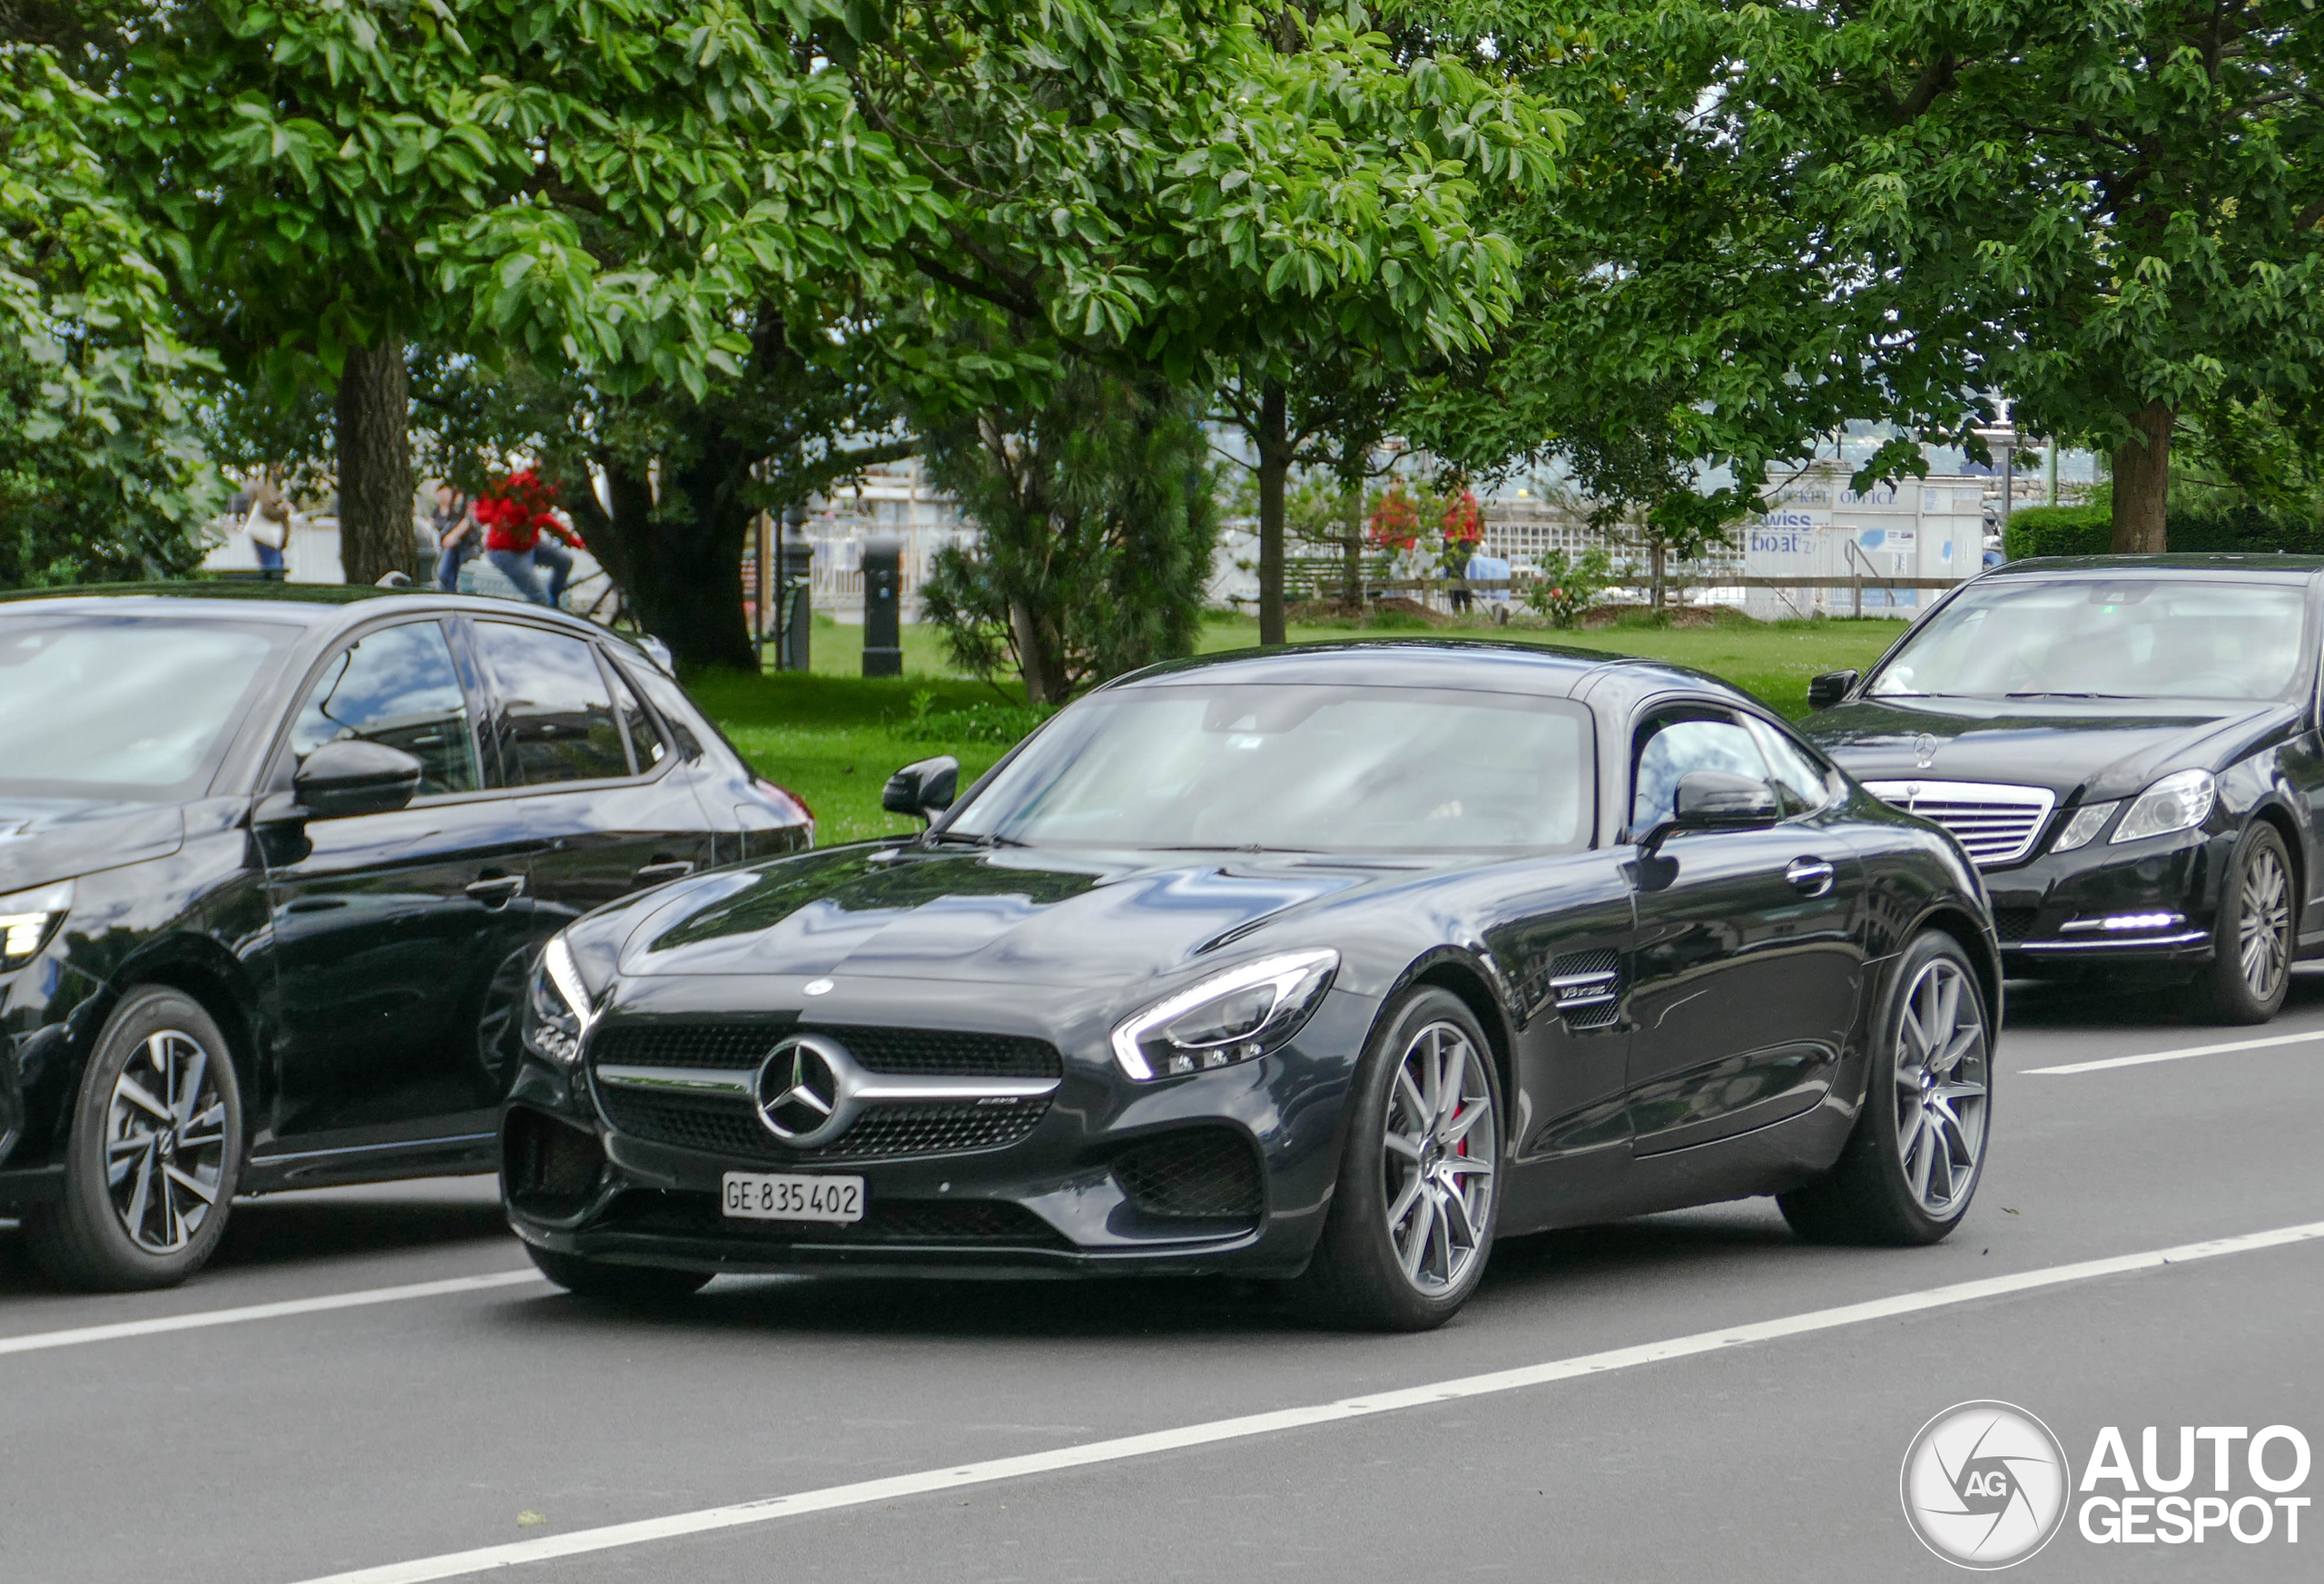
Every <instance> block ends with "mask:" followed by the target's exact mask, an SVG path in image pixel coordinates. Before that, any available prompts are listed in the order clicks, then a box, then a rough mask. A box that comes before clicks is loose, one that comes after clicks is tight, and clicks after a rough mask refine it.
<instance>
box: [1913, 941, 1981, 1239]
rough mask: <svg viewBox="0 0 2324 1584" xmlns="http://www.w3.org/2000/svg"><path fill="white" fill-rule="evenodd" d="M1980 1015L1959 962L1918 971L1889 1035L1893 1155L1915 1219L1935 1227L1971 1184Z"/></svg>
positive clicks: (1977, 1136)
mask: <svg viewBox="0 0 2324 1584" xmlns="http://www.w3.org/2000/svg"><path fill="white" fill-rule="evenodd" d="M1988 1051H1989V1044H1988V1041H1987V1040H1986V1038H1985V1023H1984V1011H1983V1010H1982V1008H1981V1006H1980V1003H1979V1001H1978V998H1977V992H1976V988H1975V987H1974V985H1972V984H1971V983H1970V982H1969V976H1968V975H1967V974H1966V973H1965V971H1963V969H1962V968H1961V967H1960V965H1959V964H1957V963H1955V962H1951V961H1948V960H1946V959H1943V958H1939V959H1935V960H1934V961H1932V962H1929V963H1926V964H1925V965H1924V966H1923V967H1922V969H1921V970H1920V972H1919V974H1918V975H1917V976H1916V977H1915V979H1914V980H1913V982H1912V985H1911V987H1910V988H1909V989H1907V990H1906V991H1905V1010H1904V1017H1903V1018H1901V1019H1900V1020H1899V1022H1898V1026H1897V1029H1896V1154H1897V1156H1898V1160H1899V1163H1900V1164H1901V1165H1902V1166H1903V1167H1904V1171H1905V1186H1906V1188H1907V1189H1908V1190H1909V1191H1910V1192H1911V1194H1912V1195H1913V1201H1914V1203H1915V1204H1916V1205H1918V1206H1919V1207H1920V1209H1921V1211H1922V1213H1923V1214H1925V1215H1929V1216H1932V1217H1934V1218H1935V1219H1936V1220H1939V1221H1943V1220H1945V1219H1947V1218H1949V1217H1950V1216H1952V1215H1954V1214H1955V1212H1956V1211H1958V1210H1959V1209H1960V1207H1961V1205H1962V1204H1963V1203H1964V1202H1965V1200H1966V1199H1967V1198H1968V1196H1969V1194H1970V1191H1971V1190H1972V1189H1973V1188H1974V1187H1975V1186H1976V1181H1977V1163H1978V1162H1979V1160H1980V1159H1982V1158H1983V1157H1984V1149H1985V1105H1986V1100H1987V1097H1988V1089H1987V1085H1988V1083H1989V1081H1990V1073H1989V1071H1988V1068H1987V1061H1988Z"/></svg>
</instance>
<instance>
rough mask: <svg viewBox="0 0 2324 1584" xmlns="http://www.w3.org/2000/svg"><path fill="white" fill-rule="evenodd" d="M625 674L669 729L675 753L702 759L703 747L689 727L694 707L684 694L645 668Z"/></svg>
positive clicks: (676, 685)
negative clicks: (676, 750)
mask: <svg viewBox="0 0 2324 1584" xmlns="http://www.w3.org/2000/svg"><path fill="white" fill-rule="evenodd" d="M624 674H625V675H629V676H631V677H632V678H633V679H634V680H635V682H636V684H637V685H638V687H639V688H641V689H643V690H644V692H645V697H646V700H647V702H648V703H652V704H653V706H654V709H655V713H658V714H659V715H660V716H661V717H662V723H663V724H664V725H665V726H666V727H668V728H669V731H670V737H671V739H672V741H674V742H675V743H676V744H677V748H678V753H680V754H681V755H683V756H684V757H685V758H687V759H699V758H701V757H702V743H701V741H700V740H699V739H698V738H696V737H695V735H694V728H693V726H692V724H691V723H692V721H693V720H694V706H693V705H692V704H691V703H687V702H686V695H685V690H684V688H682V687H680V686H679V685H678V684H676V683H675V682H672V681H671V680H670V679H669V678H668V677H666V676H665V675H663V674H661V673H660V672H658V671H655V670H653V669H652V668H651V667H648V666H644V665H641V666H638V667H637V668H636V670H635V672H634V673H627V672H625V673H624Z"/></svg>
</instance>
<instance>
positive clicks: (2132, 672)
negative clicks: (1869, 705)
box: [1870, 578, 2308, 700]
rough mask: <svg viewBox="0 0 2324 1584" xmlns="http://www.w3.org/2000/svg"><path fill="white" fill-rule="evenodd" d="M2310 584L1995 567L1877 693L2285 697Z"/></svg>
mask: <svg viewBox="0 0 2324 1584" xmlns="http://www.w3.org/2000/svg"><path fill="white" fill-rule="evenodd" d="M2307 604H2308V600H2307V590H2306V589H2305V588H2304V587H2300V586H2296V585H2284V584H2269V583H2230V582H2228V581H2226V580H2224V579H2221V578H2186V579H2182V580H2177V581H2172V580H2166V579H2161V578H2155V579H2146V578H2141V579H2135V580H2132V579H2125V580H2122V581H2117V582H2102V581H2092V580H2084V579H2075V580H2073V581H2068V580H2066V579H2063V578H2059V579H2052V578H2042V579H2039V580H2036V579H2032V578H2029V579H2026V580H2025V581H2024V582H2019V581H2017V580H2015V579H2012V578H1994V579H1992V580H1989V581H1987V582H1984V583H1981V584H1979V585H1976V586H1975V587H1973V588H1968V589H1965V590H1963V591H1962V592H1961V593H1960V594H1959V595H1956V596H1955V598H1954V599H1953V600H1951V601H1950V602H1949V603H1947V604H1946V605H1945V607H1944V608H1943V609H1942V610H1940V611H1938V612H1937V613H1936V614H1935V615H1933V616H1931V617H1930V618H1929V621H1928V624H1927V625H1925V626H1924V627H1922V628H1921V629H1920V631H1918V632H1916V633H1915V634H1914V635H1912V636H1911V637H1910V638H1908V639H1907V640H1905V646H1904V647H1903V648H1902V649H1900V650H1898V651H1897V653H1896V656H1895V657H1894V658H1892V659H1891V660H1890V661H1889V662H1888V663H1887V664H1886V665H1884V666H1882V667H1881V668H1880V672H1879V674H1877V675H1876V676H1875V677H1874V678H1873V681H1872V686H1871V690H1870V691H1871V694H1872V696H1874V697H1875V698H1910V697H1913V696H1915V695H1935V696H1941V697H1969V698H2057V697H2063V698H2140V699H2156V698H2164V699H2172V698H2184V699H2250V700H2259V699H2277V698H2283V697H2286V696H2288V695H2289V694H2290V692H2291V691H2292V690H2293V688H2294V686H2295V685H2296V684H2297V683H2298V681H2299V656H2300V647H2301V638H2302V631H2301V629H2302V625H2303V622H2304V620H2305V613H2306V609H2307Z"/></svg>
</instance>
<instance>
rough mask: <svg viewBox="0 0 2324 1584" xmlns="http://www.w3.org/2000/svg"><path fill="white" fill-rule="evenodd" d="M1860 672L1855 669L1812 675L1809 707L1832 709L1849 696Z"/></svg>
mask: <svg viewBox="0 0 2324 1584" xmlns="http://www.w3.org/2000/svg"><path fill="white" fill-rule="evenodd" d="M1858 675H1859V673H1857V672H1854V671H1827V672H1826V673H1824V674H1823V675H1821V676H1816V677H1810V678H1809V679H1808V682H1807V707H1808V708H1809V709H1811V710H1828V709H1830V708H1831V707H1832V706H1833V705H1834V704H1836V703H1839V702H1840V701H1841V700H1842V699H1844V698H1846V697H1847V696H1848V690H1849V689H1850V688H1852V687H1854V686H1855V685H1856V679H1857V677H1858Z"/></svg>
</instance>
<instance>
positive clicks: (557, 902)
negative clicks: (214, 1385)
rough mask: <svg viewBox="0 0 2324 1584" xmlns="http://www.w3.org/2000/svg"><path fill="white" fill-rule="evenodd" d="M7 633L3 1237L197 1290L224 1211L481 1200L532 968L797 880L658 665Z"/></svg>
mask: <svg viewBox="0 0 2324 1584" xmlns="http://www.w3.org/2000/svg"><path fill="white" fill-rule="evenodd" d="M266 594H267V590H266V588H265V587H264V585H217V584H205V585H188V586H185V587H182V588H179V589H176V590H174V591H171V590H167V589H164V590H162V591H160V592H154V591H153V589H152V587H151V585H141V586H140V588H139V589H138V590H137V591H136V592H133V593H129V594H123V595H110V596H102V595H101V596H90V595H82V596H77V597H71V598H49V597H16V598H10V599H7V600H5V601H0V1209H6V1208H12V1207H13V1208H14V1209H15V1211H18V1212H20V1213H21V1214H22V1215H23V1217H24V1223H25V1233H26V1235H27V1239H28V1241H29V1243H30V1245H31V1248H32V1250H33V1253H34V1255H35V1256H36V1257H37V1258H38V1259H39V1260H40V1261H41V1262H42V1263H43V1264H44V1265H45V1266H46V1267H47V1268H48V1269H49V1270H50V1271H51V1272H52V1273H53V1274H54V1275H56V1276H57V1277H58V1278H60V1279H62V1280H64V1281H67V1282H71V1283H74V1284H82V1285H89V1286H113V1287H122V1286H151V1285H156V1284H162V1283H167V1282H172V1281H176V1280H178V1279H180V1278H182V1277H183V1276H184V1275H185V1274H188V1273H189V1272H191V1271H192V1270H193V1269H195V1268H196V1267H198V1266H199V1265H200V1264H202V1261H203V1260H205V1259H207V1258H208V1257H209V1255H210V1253H211V1250H212V1248H213V1247H214V1246H215V1245H216V1244H217V1241H218V1237H219V1235H220V1234H221V1232H222V1230H223V1227H224V1225H225V1218H226V1211H227V1205H228V1202H229V1201H230V1200H231V1197H232V1196H233V1195H235V1194H237V1193H244V1194H248V1193H264V1192H266V1191H268V1190H270V1189H276V1188H293V1187H312V1186H320V1185H323V1184H328V1183H346V1182H366V1181H375V1180H378V1179H381V1178H387V1177H397V1176H421V1175H430V1174H435V1173H439V1172H463V1171H468V1172H478V1171H490V1170H492V1169H493V1168H494V1167H495V1166H497V1164H498V1159H499V1152H498V1148H497V1121H498V1117H499V1106H500V1101H501V1099H502V1097H503V1096H504V1095H505V1094H506V1093H507V1087H508V1084H509V1082H510V1080H511V1079H512V1078H513V1077H514V1076H515V1072H516V1068H517V1028H518V1024H519V1021H520V1013H521V1008H522V1007H523V1003H524V999H525V995H526V988H527V985H528V984H529V982H530V979H531V975H532V971H533V966H534V963H535V961H536V959H537V957H538V954H539V950H540V944H541V942H542V941H543V940H547V938H548V937H549V936H551V935H553V934H555V933H556V930H559V929H561V928H562V927H563V926H565V925H566V924H567V923H569V922H570V921H572V920H574V919H575V918H576V917H578V916H579V915H581V914H583V913H586V912H587V911H588V910H591V909H592V908H595V907H596V906H598V905H599V904H601V903H604V902H608V901H611V900H615V899H616V898H619V897H622V896H625V895H627V894H628V893H630V892H633V891H635V890H639V889H640V888H643V887H650V886H654V885H656V884H659V883H660V882H662V881H667V880H670V879H673V878H675V877H676V876H680V875H684V874H686V873H689V872H691V871H694V869H696V868H706V867H708V866H709V865H711V864H713V863H720V862H727V861H738V860H740V859H743V858H745V857H749V856H753V855H756V854H762V853H766V852H787V851H794V850H796V849H799V848H803V847H805V846H807V845H808V844H809V841H810V840H811V837H812V824H811V822H810V821H809V818H808V816H807V813H806V812H805V811H804V810H803V808H802V807H800V806H799V804H798V803H797V802H795V801H794V800H793V799H792V798H790V797H789V796H788V795H787V794H785V793H783V792H781V791H780V790H779V789H776V788H774V787H772V786H770V785H768V784H767V783H765V782H760V781H758V780H757V779H756V778H755V777H754V776H753V774H752V773H751V772H750V771H749V770H748V769H746V768H745V767H744V765H743V762H742V761H741V759H739V758H738V757H737V756H736V755H735V754H734V751H733V750H732V749H731V748H729V747H727V746H726V744H725V743H724V742H723V741H722V740H721V739H720V738H719V736H718V734H717V733H716V731H715V730H714V728H713V727H712V726H711V725H710V723H708V722H706V721H704V719H703V718H702V716H701V715H700V714H699V713H697V712H696V711H695V709H694V706H693V705H692V704H691V703H688V702H687V700H686V698H685V695H684V694H683V693H682V692H681V691H680V690H679V688H678V685H677V684H676V683H675V682H674V681H672V680H671V678H670V677H669V675H668V674H666V673H665V672H664V671H663V670H662V669H661V668H660V667H659V666H658V665H656V664H654V663H653V662H652V661H651V660H649V658H648V657H647V656H646V655H645V654H642V653H641V652H639V651H638V650H637V649H635V648H633V647H632V646H631V645H629V644H625V643H624V642H622V641H620V640H618V639H616V638H614V637H613V636H611V635H608V634H606V633H605V632H604V631H602V630H600V629H598V628H595V627H592V626H590V625H587V624H586V623H583V622H579V621H576V620H573V619H571V618H569V617H566V616H560V615H552V614H550V613H548V612H547V611H540V610H536V609H534V608H533V607H530V606H526V605H513V604H510V603H508V602H504V601H497V600H485V599H461V598H457V597H440V598H439V597H436V596H433V595H429V596H425V597H423V596H418V595H389V594H385V593H380V592H376V591H370V590H348V589H330V590H319V591H312V592H308V591H300V590H283V589H281V588H280V587H279V586H278V587H277V589H276V590H275V591H274V596H273V597H264V596H265V595H266Z"/></svg>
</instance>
